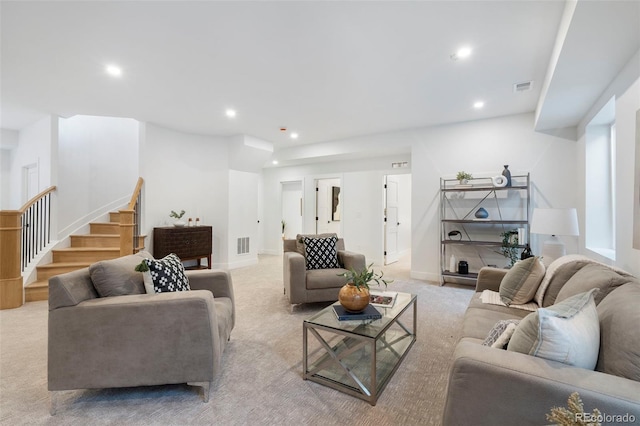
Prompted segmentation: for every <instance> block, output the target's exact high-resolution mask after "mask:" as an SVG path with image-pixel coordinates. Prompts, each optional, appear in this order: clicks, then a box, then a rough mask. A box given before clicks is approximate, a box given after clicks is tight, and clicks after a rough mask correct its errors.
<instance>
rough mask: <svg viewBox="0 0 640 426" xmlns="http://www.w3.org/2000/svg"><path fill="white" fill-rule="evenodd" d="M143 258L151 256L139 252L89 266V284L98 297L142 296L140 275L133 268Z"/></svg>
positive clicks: (143, 290) (142, 284)
mask: <svg viewBox="0 0 640 426" xmlns="http://www.w3.org/2000/svg"><path fill="white" fill-rule="evenodd" d="M145 257H152V256H151V255H150V254H149V253H147V252H140V253H137V254H131V255H128V256H123V257H119V258H117V259H111V260H101V261H100V262H96V263H94V264H92V265H91V266H89V275H90V276H91V282H92V283H93V286H94V287H95V289H96V291H97V292H98V295H99V296H100V297H110V296H123V295H127V294H144V292H145V288H144V282H143V278H142V274H141V273H140V272H136V271H135V269H134V268H135V266H136V265H137V264H139V263H140V261H141V260H142V259H144V258H145Z"/></svg>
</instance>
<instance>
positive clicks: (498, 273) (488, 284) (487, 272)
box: [476, 266, 507, 291]
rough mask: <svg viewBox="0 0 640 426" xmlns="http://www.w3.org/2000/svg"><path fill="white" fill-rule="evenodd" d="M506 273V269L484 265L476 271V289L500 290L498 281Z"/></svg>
mask: <svg viewBox="0 0 640 426" xmlns="http://www.w3.org/2000/svg"><path fill="white" fill-rule="evenodd" d="M506 274H507V269H500V268H492V267H489V266H485V267H484V268H481V269H480V271H479V272H478V281H476V291H483V290H493V291H498V290H500V282H502V278H503V277H504V276H505V275H506Z"/></svg>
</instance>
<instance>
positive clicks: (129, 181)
mask: <svg viewBox="0 0 640 426" xmlns="http://www.w3.org/2000/svg"><path fill="white" fill-rule="evenodd" d="M138 126H139V123H138V122H137V121H136V120H133V119H128V118H113V117H93V116H75V117H72V118H68V119H60V125H59V132H60V133H59V141H58V146H57V148H58V154H57V156H58V161H57V166H58V172H57V174H58V179H57V185H58V190H57V199H58V206H59V209H58V237H59V238H60V239H61V238H64V237H66V236H68V235H69V234H71V233H73V232H75V231H76V230H77V229H78V228H80V227H81V226H82V225H83V224H84V223H86V222H88V221H91V220H95V218H97V217H99V216H100V215H102V214H105V213H106V212H108V211H110V210H114V209H117V208H119V207H121V206H122V205H123V204H125V203H128V202H129V199H130V197H131V194H132V193H133V190H134V188H135V185H136V182H137V180H138V177H139V176H140V174H139V171H138V135H139V129H138Z"/></svg>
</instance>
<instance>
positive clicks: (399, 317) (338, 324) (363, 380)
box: [302, 293, 417, 405]
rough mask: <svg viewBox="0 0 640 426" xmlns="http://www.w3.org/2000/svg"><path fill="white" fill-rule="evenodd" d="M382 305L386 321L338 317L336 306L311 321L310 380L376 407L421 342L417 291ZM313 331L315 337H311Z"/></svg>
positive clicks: (306, 366) (307, 345) (306, 361)
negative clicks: (415, 343)
mask: <svg viewBox="0 0 640 426" xmlns="http://www.w3.org/2000/svg"><path fill="white" fill-rule="evenodd" d="M337 303H338V302H336V304H337ZM411 307H412V308H413V309H410V308H411ZM376 309H377V310H378V311H380V313H381V314H382V318H381V319H378V320H359V321H338V319H337V317H336V315H335V313H334V311H333V308H332V306H328V307H326V308H325V309H323V310H322V311H320V312H318V313H317V314H315V315H314V316H312V317H311V318H309V319H306V320H305V321H304V322H303V332H302V352H303V354H302V366H303V370H304V375H303V378H304V380H311V381H313V382H317V383H320V384H323V385H326V386H329V387H331V388H333V389H337V390H339V391H341V392H344V393H347V394H349V395H352V396H355V397H358V398H361V399H364V400H365V401H367V402H369V403H370V404H371V405H376V402H377V400H378V397H379V396H380V394H381V393H382V391H383V390H384V388H385V386H386V385H387V383H388V382H389V380H390V379H391V377H392V376H393V374H394V373H395V371H396V370H397V369H398V366H399V365H400V363H401V362H402V360H403V359H404V357H405V356H406V354H407V353H408V352H409V349H411V346H413V343H414V342H415V341H416V319H417V315H416V314H417V309H416V295H414V294H409V293H398V296H397V298H396V301H395V303H394V305H393V306H392V307H390V308H382V307H378V306H376ZM406 324H409V326H407V325H406ZM309 334H311V335H312V336H314V337H315V340H313V339H311V341H309V340H310V339H309V338H308V336H309Z"/></svg>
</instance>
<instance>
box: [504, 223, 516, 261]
mask: <svg viewBox="0 0 640 426" xmlns="http://www.w3.org/2000/svg"><path fill="white" fill-rule="evenodd" d="M500 236H501V237H502V246H501V247H500V254H502V255H503V256H504V257H506V258H507V259H509V261H510V263H509V267H511V266H513V265H515V263H516V262H517V261H518V231H517V230H515V229H512V230H511V231H505V232H502V233H501V234H500Z"/></svg>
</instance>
